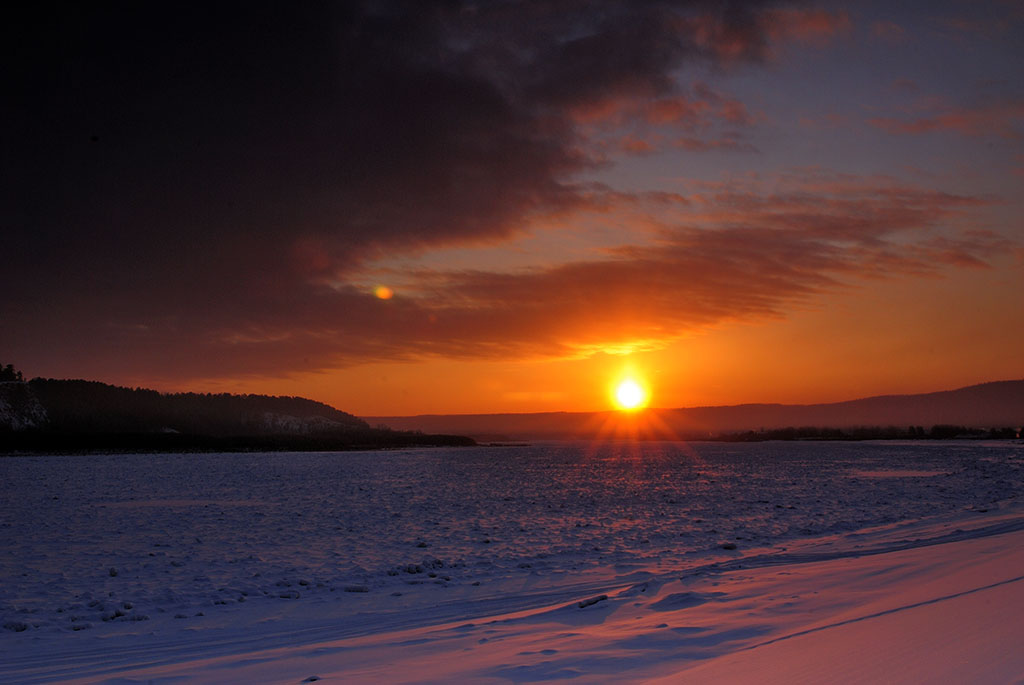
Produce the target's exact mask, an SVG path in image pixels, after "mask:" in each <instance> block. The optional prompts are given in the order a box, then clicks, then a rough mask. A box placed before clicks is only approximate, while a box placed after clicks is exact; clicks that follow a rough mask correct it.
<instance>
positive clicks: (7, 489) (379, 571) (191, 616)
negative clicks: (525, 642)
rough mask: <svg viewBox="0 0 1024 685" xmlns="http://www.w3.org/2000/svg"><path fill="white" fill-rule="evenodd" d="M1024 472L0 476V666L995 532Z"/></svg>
mask: <svg viewBox="0 0 1024 685" xmlns="http://www.w3.org/2000/svg"><path fill="white" fill-rule="evenodd" d="M1022 467H1024V446H1022V445H1021V444H1019V443H1010V442H984V443H979V442H967V441H958V442H931V441H924V442H913V443H911V442H907V443H895V442H877V443H875V442H869V443H833V442H771V443H756V444H732V443H640V444H628V443H621V444H620V443H611V444H601V445H591V444H586V443H543V444H536V445H532V446H528V447H479V448H459V449H426V450H405V451H384V452H347V453H269V454H263V453H259V454H257V453H254V454H158V455H99V456H97V455H90V456H39V457H12V458H5V459H0V486H2V492H3V497H2V499H0V579H2V584H0V624H2V626H3V630H0V646H5V647H6V648H7V649H8V650H12V649H13V650H14V651H18V650H19V649H20V647H18V645H25V646H26V647H28V646H30V645H31V644H38V640H40V639H41V640H43V641H44V642H46V643H47V644H51V643H53V644H59V643H60V642H62V641H64V642H66V643H68V644H71V643H72V641H73V640H77V639H84V638H85V635H86V634H89V635H92V636H94V637H93V638H90V639H96V638H97V637H100V636H103V635H106V634H110V635H129V634H136V633H139V632H140V631H143V632H148V633H150V634H153V633H157V634H160V633H166V632H167V631H172V632H173V631H178V632H181V631H192V632H195V631H199V632H202V628H203V627H206V626H210V627H213V626H218V627H220V628H223V627H224V626H229V625H230V624H231V621H232V620H233V619H232V616H236V617H237V616H241V615H242V614H239V613H238V612H239V611H240V610H241V607H240V606H239V605H240V604H245V605H246V607H245V611H246V612H247V613H245V616H246V617H247V618H246V620H247V621H252V620H256V619H254V618H253V617H263V618H264V619H266V620H272V619H273V618H274V617H275V616H280V615H285V614H287V615H289V616H290V615H292V614H294V612H297V611H301V610H300V609H297V608H296V607H303V606H306V607H309V608H310V610H311V611H312V608H313V607H317V608H318V610H320V611H328V609H326V608H325V607H335V608H336V610H337V611H339V612H342V613H345V612H351V611H355V610H357V609H359V608H360V607H362V608H365V607H366V606H367V605H366V603H367V602H373V601H377V602H384V601H386V602H392V603H394V602H397V601H400V600H398V599H396V598H402V597H404V598H405V599H404V600H401V601H408V602H410V603H411V604H410V605H408V606H411V605H415V606H416V607H419V608H421V609H422V608H424V607H430V606H438V605H443V604H446V605H453V603H454V604H458V603H459V602H463V603H465V602H470V603H471V602H472V601H475V600H474V598H477V599H479V600H480V601H484V600H494V601H497V599H498V598H499V596H500V597H502V598H504V601H505V604H506V606H505V608H506V609H508V608H510V607H511V608H516V607H526V606H529V605H530V604H531V601H533V600H531V599H530V597H531V596H532V595H531V594H530V592H528V591H526V590H525V588H528V587H530V588H537V587H543V588H545V589H551V590H557V589H558V588H563V589H567V588H578V589H579V591H581V592H583V591H586V590H587V589H588V588H590V587H591V585H593V583H594V582H597V581H595V580H594V579H595V578H602V579H604V580H605V581H606V580H607V578H608V572H607V570H608V569H611V570H612V572H613V574H614V575H616V576H617V577H621V578H626V577H629V575H630V574H631V573H641V572H642V573H646V574H655V575H656V574H659V573H678V572H682V571H685V570H686V569H687V568H697V567H700V566H702V565H707V564H713V563H718V562H722V561H729V560H735V559H736V558H738V557H740V558H741V557H743V556H744V555H747V554H755V553H756V554H761V555H763V554H771V553H776V554H778V553H781V552H783V551H785V549H786V548H787V547H793V546H794V545H803V546H805V547H806V545H807V544H808V541H815V540H820V541H827V545H826V546H832V547H835V546H837V545H838V546H843V545H845V547H846V548H847V549H855V548H856V547H857V546H858V545H859V544H861V542H860V541H861V540H862V539H866V540H869V541H870V540H871V539H874V538H872V536H875V537H876V538H877V537H878V536H881V537H885V536H886V535H889V536H890V537H892V536H893V535H896V536H897V537H898V531H899V530H900V528H901V526H904V525H908V524H911V523H913V524H914V525H919V524H921V523H922V522H925V523H927V522H928V521H936V522H941V521H958V520H962V519H964V518H965V517H966V518H967V519H968V520H970V519H971V518H972V517H973V518H977V517H985V516H989V517H991V516H993V515H996V514H997V513H998V512H999V511H1001V510H1005V509H1006V508H1007V507H1013V506H1015V505H1016V503H1017V502H1018V501H1019V500H1020V498H1021V495H1022V493H1024V468H1022ZM879 531H881V532H879ZM886 531H889V533H886ZM893 531H895V532H893ZM893 539H895V538H893ZM823 544H824V542H823ZM594 587H597V585H594ZM510 588H516V589H515V590H512V589H510ZM516 594H518V596H519V599H516V598H515V597H514V595H516ZM383 598H387V599H386V600H385V599H383ZM389 606H390V605H389ZM462 606H465V605H464V604H463V605H462ZM285 607H287V609H285ZM254 612H255V613H254ZM455 613H458V612H457V611H456V612H455ZM378 618H379V617H378ZM261 620H262V619H261ZM371 622H372V621H371ZM33 636H34V639H37V643H29V642H25V640H27V639H29V638H31V637H33ZM3 643H6V645H4V644H3Z"/></svg>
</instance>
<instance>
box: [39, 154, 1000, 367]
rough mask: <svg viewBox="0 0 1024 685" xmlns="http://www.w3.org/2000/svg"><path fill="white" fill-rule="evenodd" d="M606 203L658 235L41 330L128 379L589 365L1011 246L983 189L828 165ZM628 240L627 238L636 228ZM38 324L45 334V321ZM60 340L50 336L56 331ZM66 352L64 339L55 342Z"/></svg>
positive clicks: (74, 312)
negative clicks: (977, 222) (66, 332)
mask: <svg viewBox="0 0 1024 685" xmlns="http://www.w3.org/2000/svg"><path fill="white" fill-rule="evenodd" d="M589 197H590V201H591V203H592V206H593V209H594V211H600V212H601V213H602V214H604V215H606V216H611V217H613V220H614V221H615V222H624V223H627V224H628V222H630V221H632V220H633V219H634V218H635V217H641V216H643V217H645V218H646V219H645V220H647V221H651V222H654V223H655V224H657V225H658V227H659V229H658V232H657V233H656V235H655V237H654V238H653V239H652V240H649V241H647V242H645V243H642V244H641V243H629V242H624V243H623V244H621V245H620V246H618V247H616V248H614V249H610V250H606V251H605V253H604V254H603V255H602V256H599V257H595V258H593V259H585V260H577V261H572V262H568V263H561V264H555V265H551V266H546V267H537V268H533V269H519V270H516V271H507V272H497V271H484V270H459V271H453V270H443V269H440V270H439V269H433V270H427V269H424V270H422V271H419V272H410V273H408V274H407V279H408V280H407V283H406V284H405V286H404V287H403V288H401V289H398V292H397V293H396V295H395V296H394V297H393V298H391V299H388V300H381V299H379V298H377V297H376V296H375V295H374V293H373V292H372V291H371V290H369V289H365V290H361V289H358V288H356V287H354V286H352V285H347V284H345V283H335V284H334V285H333V286H326V285H323V284H316V283H306V284H305V285H303V286H301V290H297V289H295V288H293V289H291V290H288V291H286V292H284V293H281V295H280V296H279V297H278V298H273V297H269V296H267V295H265V294H261V295H260V296H259V297H258V298H254V300H253V302H252V304H253V305H256V304H262V305H263V308H262V309H257V308H252V309H250V308H246V309H244V310H243V315H238V314H236V315H235V316H230V313H229V312H228V311H213V310H209V311H206V312H204V316H202V317H197V316H190V317H174V316H167V315H166V314H158V313H156V312H153V313H150V314H149V315H148V316H145V315H142V314H140V313H138V312H136V313H135V315H134V317H131V318H127V319H124V321H125V322H127V321H133V322H135V323H132V324H128V323H121V324H115V323H111V322H112V321H113V320H115V319H116V317H113V316H112V317H110V318H108V320H106V321H101V320H98V319H97V318H95V317H93V316H92V315H91V313H90V312H89V309H88V307H87V306H86V307H84V308H81V309H80V308H79V305H80V304H85V305H88V302H89V300H88V295H83V296H82V297H81V300H80V301H78V300H75V299H69V300H66V301H64V302H63V303H61V304H60V306H59V308H58V309H56V310H51V311H48V312H45V313H41V314H40V316H39V320H38V321H37V322H36V325H37V326H40V327H45V326H46V323H47V322H50V324H49V325H50V329H51V330H50V332H51V333H55V332H56V330H55V329H56V328H57V327H58V326H59V327H64V328H69V329H72V330H76V331H78V332H80V333H81V335H80V336H79V338H78V339H77V340H76V354H78V355H81V357H82V358H84V359H88V358H89V357H90V356H91V355H109V354H110V353H111V350H112V349H113V350H116V351H118V352H119V353H121V354H123V355H124V356H123V359H122V360H121V361H120V362H119V364H120V368H121V372H122V373H129V372H132V371H135V372H137V373H140V374H143V373H144V374H147V375H148V376H149V377H154V376H159V375H160V374H161V373H166V374H167V377H169V378H180V377H181V376H182V375H186V376H187V375H189V374H192V375H194V376H195V377H227V376H239V375H244V374H254V375H261V374H264V375H273V374H277V373H281V372H282V370H283V369H286V370H287V371H298V370H316V369H322V368H328V367H343V366H348V365H354V364H362V363H366V362H371V361H381V360H413V359H422V358H429V357H445V358H464V359H500V358H510V357H512V358H522V357H532V358H540V357H578V356H585V355H588V354H591V353H593V352H595V351H600V350H610V349H616V350H621V349H626V348H635V347H638V346H639V347H642V348H647V349H650V348H657V347H659V346H662V345H665V344H667V343H668V342H670V341H672V340H675V339H677V338H679V337H681V336H685V335H687V334H690V333H692V332H694V331H697V330H700V329H703V328H707V327H714V326H718V325H721V324H723V323H726V322H730V321H737V320H747V321H749V320H758V319H764V318H777V317H781V316H785V314H786V312H787V311H789V310H790V309H791V308H792V307H794V306H797V305H799V306H807V305H809V304H813V303H814V302H816V301H818V298H820V297H821V296H822V295H825V294H827V293H830V292H834V291H836V290H840V289H847V288H851V287H856V285H857V283H858V282H859V281H861V280H863V279H887V278H898V277H901V276H908V275H910V276H936V275H939V274H941V273H942V269H943V268H945V267H947V266H948V267H954V268H962V267H970V268H983V267H985V266H986V263H987V261H988V260H990V259H991V258H993V257H994V256H995V255H996V254H999V253H1001V252H1006V251H1008V250H1011V249H1013V248H1014V247H1015V246H1014V245H1013V244H1011V243H1010V242H1009V241H1007V240H1006V239H1005V238H1003V237H1001V236H999V235H996V234H992V233H987V232H984V231H982V230H979V229H976V228H973V224H974V222H973V221H972V213H973V212H974V211H976V210H977V209H979V208H983V207H985V206H986V205H987V204H989V203H990V200H988V199H986V198H980V197H974V196H967V195H954V194H949V193H942V192H937V191H934V190H930V189H927V188H921V187H917V186H913V185H907V184H904V183H900V182H897V181H895V180H893V179H889V178H885V177H877V178H876V177H854V176H843V175H836V174H829V173H826V172H823V171H813V170H811V171H807V170H805V171H798V172H794V173H793V174H790V175H788V176H782V177H778V178H768V179H763V180H754V181H749V182H737V181H731V182H722V183H717V184H713V183H704V184H699V187H697V188H695V189H694V192H691V193H689V194H684V195H677V194H671V193H645V194H636V195H634V194H627V193H621V192H616V191H608V192H607V193H602V192H600V191H599V190H592V191H591V195H590V196H589ZM624 237H625V238H626V239H628V238H629V237H631V236H630V235H629V234H624ZM37 330H38V329H37ZM53 339H55V338H51V339H50V340H53ZM49 344H51V345H52V344H54V343H52V342H51V343H49Z"/></svg>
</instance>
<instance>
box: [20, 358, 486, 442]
mask: <svg viewBox="0 0 1024 685" xmlns="http://www.w3.org/2000/svg"><path fill="white" fill-rule="evenodd" d="M0 373H3V376H2V378H4V379H5V380H8V381H9V382H12V385H10V386H5V387H8V388H10V390H11V391H13V390H18V392H11V391H8V392H5V393H4V395H3V397H0V400H3V401H2V402H0V405H3V406H6V410H5V411H7V412H8V413H9V416H7V417H6V418H7V423H6V424H4V422H3V421H0V435H2V437H0V452H7V453H10V452H21V451H29V452H88V451H103V450H113V451H155V450H173V451H236V450H253V451H256V450H259V451H263V450H338V449H363V448H370V449H372V448H386V447H408V446H414V445H444V446H458V445H473V444H475V442H474V441H473V440H472V439H470V438H465V437H462V436H457V435H427V434H424V433H421V432H419V431H394V430H391V429H389V428H387V427H371V426H370V425H369V424H367V423H366V422H365V421H363V420H362V419H360V418H357V417H355V416H353V415H351V414H348V413H346V412H343V411H339V410H338V409H335V408H334V407H331V406H329V405H327V404H324V403H322V402H316V401H314V400H309V399H305V398H302V397H271V396H267V395H231V394H227V393H224V394H202V393H192V392H187V393H161V392H157V391H155V390H148V389H145V388H134V389H133V388H125V387H119V386H114V385H107V384H106V383H100V382H97V381H86V380H55V379H51V378H45V379H44V378H33V379H32V380H30V381H28V382H27V383H26V382H24V381H23V377H22V374H21V373H20V372H18V371H16V370H15V369H14V367H13V366H12V365H8V366H6V367H0ZM5 403H6V404H5ZM12 404H13V405H21V406H11V405H12ZM29 405H31V407H30V406H29ZM3 406H0V409H3ZM12 417H14V418H19V417H20V418H21V419H22V420H20V421H15V420H14V418H12ZM3 418H5V417H2V416H0V419H3Z"/></svg>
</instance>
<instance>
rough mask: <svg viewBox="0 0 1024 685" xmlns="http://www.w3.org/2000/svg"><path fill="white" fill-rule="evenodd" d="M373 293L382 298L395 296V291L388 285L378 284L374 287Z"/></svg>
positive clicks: (386, 298) (388, 298) (387, 298)
mask: <svg viewBox="0 0 1024 685" xmlns="http://www.w3.org/2000/svg"><path fill="white" fill-rule="evenodd" d="M373 294H374V295H376V296H377V298H378V299H380V300H390V299H391V298H392V297H394V296H395V291H394V290H392V289H391V288H389V287H387V286H386V285H378V286H377V287H376V288H374V289H373Z"/></svg>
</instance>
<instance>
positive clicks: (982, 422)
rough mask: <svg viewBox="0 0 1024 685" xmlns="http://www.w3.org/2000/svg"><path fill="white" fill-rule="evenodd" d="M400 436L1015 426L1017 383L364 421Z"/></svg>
mask: <svg viewBox="0 0 1024 685" xmlns="http://www.w3.org/2000/svg"><path fill="white" fill-rule="evenodd" d="M364 418H365V419H366V420H367V421H368V422H370V423H373V424H374V425H377V424H383V425H387V426H390V427H391V428H396V429H398V428H401V429H403V430H439V429H442V428H443V429H446V430H456V432H459V433H461V434H467V435H471V436H473V437H475V438H476V439H478V440H479V439H540V438H580V437H589V436H592V435H593V434H595V433H601V432H609V431H611V432H615V431H618V430H628V429H630V428H640V429H645V430H646V431H647V432H648V433H653V434H658V433H659V432H660V433H661V434H663V435H664V436H665V437H673V436H675V437H687V438H695V437H699V436H702V435H703V436H708V435H709V434H714V435H717V434H721V433H728V432H744V431H770V430H778V429H783V428H788V427H817V428H836V429H850V428H855V427H866V426H877V427H885V426H900V427H903V428H906V427H908V426H911V425H913V426H922V427H923V426H927V427H932V426H936V425H956V426H965V427H969V428H993V427H997V426H998V427H1004V426H1005V427H1010V426H1012V427H1015V428H1019V427H1021V425H1022V423H1024V379H1022V380H1000V381H989V382H985V383H978V384H975V385H969V386H964V387H961V388H955V389H952V390H939V391H934V392H928V393H916V394H888V395H873V396H869V397H862V398H858V399H853V400H842V401H839V402H828V403H818V404H781V403H745V404H738V405H719V406H697V407H682V408H669V409H647V410H644V411H643V412H638V413H635V414H624V413H622V412H615V411H603V412H535V413H519V414H449V415H445V414H420V415H416V416H406V417H396V416H390V417H389V416H373V417H364Z"/></svg>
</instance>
